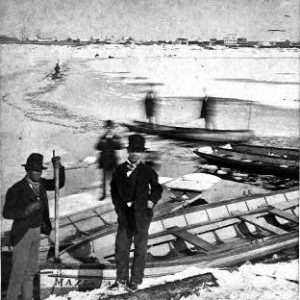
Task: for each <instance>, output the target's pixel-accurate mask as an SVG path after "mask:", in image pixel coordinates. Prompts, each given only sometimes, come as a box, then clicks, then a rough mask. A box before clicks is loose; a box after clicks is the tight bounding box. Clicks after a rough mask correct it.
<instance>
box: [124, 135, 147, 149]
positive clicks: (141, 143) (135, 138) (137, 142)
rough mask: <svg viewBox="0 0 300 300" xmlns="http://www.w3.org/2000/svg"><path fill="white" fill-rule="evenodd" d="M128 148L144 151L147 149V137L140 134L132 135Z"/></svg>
mask: <svg viewBox="0 0 300 300" xmlns="http://www.w3.org/2000/svg"><path fill="white" fill-rule="evenodd" d="M127 149H128V150H129V151H132V152H135V151H136V152H144V151H145V150H147V148H145V138H144V137H143V136H142V135H140V134H133V135H130V136H129V144H128V147H127Z"/></svg>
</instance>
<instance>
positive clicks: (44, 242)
mask: <svg viewBox="0 0 300 300" xmlns="http://www.w3.org/2000/svg"><path fill="white" fill-rule="evenodd" d="M219 180H220V179H219V178H218V177H216V176H212V175H208V174H201V173H193V174H187V175H184V176H181V177H177V178H169V177H167V178H163V177H160V178H159V181H160V183H161V184H162V185H163V186H165V189H164V192H163V196H162V199H161V200H160V201H159V203H158V205H157V206H156V207H155V210H154V214H155V215H156V216H161V215H163V214H165V213H167V212H170V211H175V210H179V209H181V208H184V207H185V206H187V205H188V204H192V203H193V202H195V201H197V200H198V199H199V198H200V195H201V192H202V191H204V190H206V189H208V188H210V187H211V186H212V185H213V184H214V183H217V182H218V181H219ZM202 181H205V184H203V183H202ZM187 185H188V186H189V188H187ZM182 195H184V196H185V198H184V199H183V198H182ZM174 197H175V198H174ZM61 200H62V201H68V198H66V199H61ZM174 200H181V201H182V200H184V201H185V202H184V203H182V202H178V201H174ZM203 201H204V200H202V202H203ZM205 203H207V202H205ZM116 222H117V215H116V213H115V210H114V207H113V205H112V202H111V200H109V199H108V200H107V201H105V202H104V203H103V202H101V203H99V204H97V205H94V206H90V207H89V208H86V209H82V210H80V211H77V212H73V213H70V214H65V215H63V216H61V217H60V218H59V241H60V248H61V249H64V248H66V247H68V246H70V245H72V244H73V243H75V242H78V241H80V240H82V239H84V238H86V237H87V236H90V235H92V234H94V233H96V232H98V231H99V230H102V229H103V228H106V227H109V226H110V225H111V224H115V223H116ZM51 223H52V228H55V226H54V225H55V220H54V219H52V220H51ZM54 241H55V231H54V230H52V232H51V234H50V236H49V237H48V236H45V235H41V242H40V262H41V263H44V262H45V261H46V259H47V257H49V256H51V254H53V253H52V252H53V251H52V250H53V247H54ZM1 250H2V251H6V252H10V251H12V249H11V247H10V246H9V231H6V232H2V233H1Z"/></svg>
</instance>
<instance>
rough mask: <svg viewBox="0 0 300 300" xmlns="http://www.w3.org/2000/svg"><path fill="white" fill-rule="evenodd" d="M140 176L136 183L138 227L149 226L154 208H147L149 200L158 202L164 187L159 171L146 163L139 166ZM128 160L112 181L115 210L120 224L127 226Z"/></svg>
mask: <svg viewBox="0 0 300 300" xmlns="http://www.w3.org/2000/svg"><path fill="white" fill-rule="evenodd" d="M137 171H138V178H137V183H136V191H135V197H134V199H133V200H134V203H135V206H134V209H135V222H136V226H137V227H140V228H141V227H143V226H147V224H146V223H147V221H150V220H151V218H152V216H153V210H152V209H149V208H147V202H148V200H150V201H152V202H153V203H154V204H157V202H158V200H159V199H160V198H161V194H162V187H161V185H160V184H159V182H158V175H157V173H156V172H155V171H154V170H153V169H152V168H150V167H149V166H146V165H145V164H144V163H140V164H139V165H138V166H137ZM126 173H127V162H125V163H123V164H121V165H119V166H118V167H117V169H116V171H115V173H114V174H113V178H112V181H111V197H112V202H113V204H114V207H115V211H116V213H117V215H118V224H119V226H124V227H126V226H127V220H126V213H125V208H126V200H125V196H124V195H125V194H126V192H125V190H124V189H125V188H126V185H125V184H124V183H125V181H126V177H127V174H126Z"/></svg>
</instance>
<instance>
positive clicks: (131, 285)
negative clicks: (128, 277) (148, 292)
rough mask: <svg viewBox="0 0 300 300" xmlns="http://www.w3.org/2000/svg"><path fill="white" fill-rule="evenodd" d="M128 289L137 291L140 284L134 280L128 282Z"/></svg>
mask: <svg viewBox="0 0 300 300" xmlns="http://www.w3.org/2000/svg"><path fill="white" fill-rule="evenodd" d="M126 288H127V290H128V291H130V292H135V291H136V290H137V289H138V284H137V283H134V282H128V284H127V287H126Z"/></svg>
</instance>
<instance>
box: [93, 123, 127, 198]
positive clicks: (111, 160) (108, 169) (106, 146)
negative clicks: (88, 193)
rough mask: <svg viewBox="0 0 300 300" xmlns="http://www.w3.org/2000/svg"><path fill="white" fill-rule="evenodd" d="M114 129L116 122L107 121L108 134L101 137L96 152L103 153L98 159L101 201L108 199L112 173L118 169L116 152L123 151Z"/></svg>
mask: <svg viewBox="0 0 300 300" xmlns="http://www.w3.org/2000/svg"><path fill="white" fill-rule="evenodd" d="M114 127H115V124H114V122H113V121H111V120H107V121H106V122H105V128H106V132H105V134H104V135H103V136H101V137H100V139H99V141H98V143H97V144H96V146H95V148H96V150H98V151H101V152H100V155H99V157H98V167H99V168H100V169H102V181H101V186H102V195H101V196H100V198H99V200H100V201H101V200H104V199H105V198H106V191H107V190H108V187H107V185H108V184H109V183H110V181H111V178H112V173H113V171H114V170H115V168H116V167H117V156H116V150H121V149H122V144H121V142H120V138H119V137H118V136H117V135H114V134H113V129H114Z"/></svg>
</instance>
